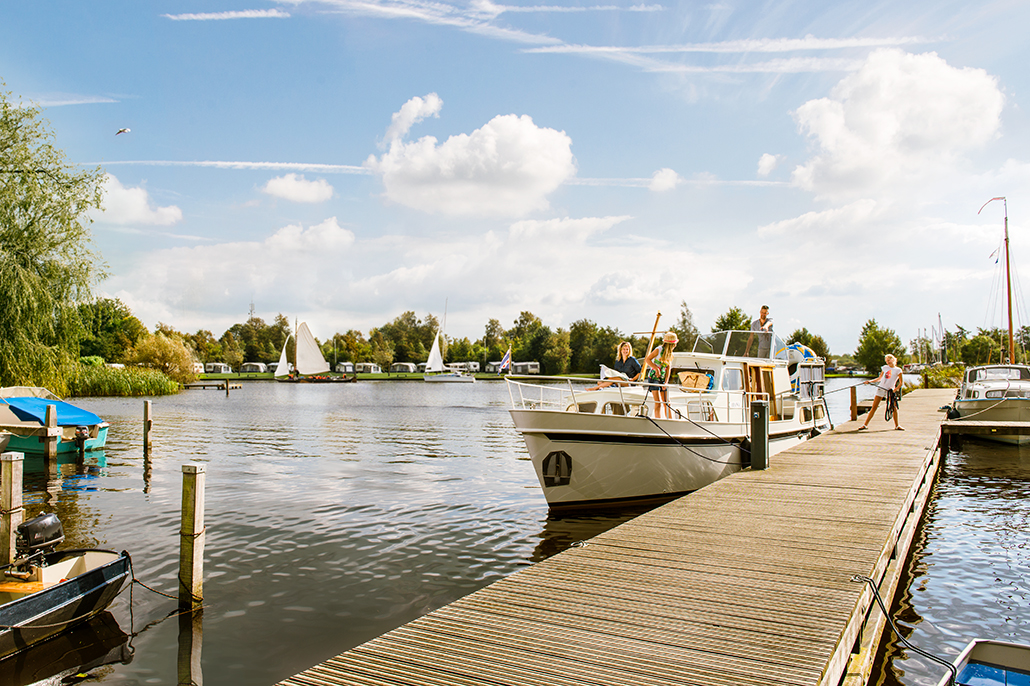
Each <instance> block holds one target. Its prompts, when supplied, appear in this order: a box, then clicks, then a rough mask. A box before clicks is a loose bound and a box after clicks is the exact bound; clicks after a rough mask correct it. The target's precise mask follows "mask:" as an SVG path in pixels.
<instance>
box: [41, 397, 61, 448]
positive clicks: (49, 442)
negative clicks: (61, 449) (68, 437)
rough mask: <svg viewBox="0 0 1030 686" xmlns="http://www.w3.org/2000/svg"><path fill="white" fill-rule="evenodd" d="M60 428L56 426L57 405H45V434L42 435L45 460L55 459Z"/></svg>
mask: <svg viewBox="0 0 1030 686" xmlns="http://www.w3.org/2000/svg"><path fill="white" fill-rule="evenodd" d="M60 433H61V430H60V429H59V428H58V427H57V406H56V405H47V406H46V436H44V437H43V459H44V460H46V461H47V462H50V461H51V460H53V461H56V460H57V437H58V436H59V435H60Z"/></svg>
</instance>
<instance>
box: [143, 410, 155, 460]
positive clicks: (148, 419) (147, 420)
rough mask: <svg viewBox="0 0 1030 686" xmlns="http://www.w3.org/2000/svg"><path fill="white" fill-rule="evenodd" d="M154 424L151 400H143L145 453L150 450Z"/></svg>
mask: <svg viewBox="0 0 1030 686" xmlns="http://www.w3.org/2000/svg"><path fill="white" fill-rule="evenodd" d="M153 425H154V416H153V414H152V408H151V405H150V401H149V400H144V401H143V453H144V454H146V453H149V452H150V429H151V428H152V427H153Z"/></svg>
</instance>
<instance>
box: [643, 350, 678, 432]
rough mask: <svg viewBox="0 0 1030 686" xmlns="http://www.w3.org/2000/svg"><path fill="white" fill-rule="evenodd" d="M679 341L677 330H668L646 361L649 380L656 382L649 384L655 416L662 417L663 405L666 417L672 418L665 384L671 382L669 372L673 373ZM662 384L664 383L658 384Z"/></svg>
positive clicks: (648, 388)
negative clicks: (674, 357) (674, 356)
mask: <svg viewBox="0 0 1030 686" xmlns="http://www.w3.org/2000/svg"><path fill="white" fill-rule="evenodd" d="M677 343H679V337H678V336H677V335H676V332H675V331H666V332H665V335H664V336H662V344H661V345H660V346H659V347H657V348H655V349H654V350H652V351H651V354H650V355H648V356H647V359H646V360H645V361H644V364H645V366H646V367H647V380H648V381H650V382H652V383H654V384H655V385H654V386H648V387H647V390H649V391H651V394H652V395H653V396H654V416H655V418H656V419H661V418H662V406H664V407H665V417H666V418H667V419H672V408H671V407H669V389H668V388H667V387H666V386H665V384H667V383H669V374H671V373H672V352H673V351H674V350H675V349H676V344H677ZM658 384H662V385H658Z"/></svg>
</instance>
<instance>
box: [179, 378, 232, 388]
mask: <svg viewBox="0 0 1030 686" xmlns="http://www.w3.org/2000/svg"><path fill="white" fill-rule="evenodd" d="M183 388H185V389H186V390H197V389H199V390H202V391H206V390H208V389H213V390H216V391H229V390H236V389H240V388H243V384H241V383H230V382H229V380H228V379H224V380H223V379H217V380H214V381H194V382H193V383H188V384H183Z"/></svg>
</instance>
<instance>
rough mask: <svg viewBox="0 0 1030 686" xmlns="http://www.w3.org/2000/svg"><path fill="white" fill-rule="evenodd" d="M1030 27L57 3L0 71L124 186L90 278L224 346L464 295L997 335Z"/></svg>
mask: <svg viewBox="0 0 1030 686" xmlns="http://www.w3.org/2000/svg"><path fill="white" fill-rule="evenodd" d="M1028 25H1030V5H1028V4H1027V3H1025V2H986V3H968V2H966V3H956V2H939V1H935V2H928V1H927V2H923V1H917V2H911V3H896V2H891V3H886V2H884V3H870V4H864V5H856V4H855V3H832V2H779V3H733V2H725V1H722V0H716V1H715V2H712V3H663V2H647V1H642V2H639V3H631V2H617V3H613V4H608V3H607V2H603V1H602V2H600V3H590V2H581V3H569V2H564V3H560V4H559V3H551V2H545V3H541V4H536V5H534V4H528V3H524V4H519V5H514V4H511V5H501V4H494V3H492V2H489V1H488V0H479V1H477V2H471V3H444V2H421V1H412V0H394V1H384V0H289V1H283V2H262V1H257V2H241V1H237V0H227V1H226V2H221V3H214V2H203V3H201V2H138V1H136V2H129V1H124V2H115V1H112V2H99V3H81V2H71V1H64V0H57V1H49V2H35V3H5V4H4V5H3V6H2V7H0V26H2V27H3V34H4V40H3V41H0V79H3V81H4V82H5V83H6V88H7V90H9V91H12V92H13V93H14V94H15V96H17V97H21V98H23V99H24V100H27V101H33V102H36V103H38V104H40V105H42V106H43V107H44V110H45V116H46V117H47V118H48V119H49V120H50V121H51V123H52V124H53V127H54V129H55V130H56V133H57V143H58V145H59V146H61V147H62V148H64V150H65V151H66V152H67V155H68V158H69V160H70V161H72V162H74V163H77V164H78V163H81V164H86V165H96V164H99V165H102V166H103V168H104V170H105V171H106V172H107V174H108V175H109V176H108V179H107V185H106V194H105V211H104V212H103V213H98V214H97V215H96V216H95V217H94V219H95V223H94V224H93V232H94V237H95V241H96V244H97V247H98V248H99V249H100V251H101V253H102V254H103V256H104V258H105V260H106V262H107V264H108V271H109V277H108V278H107V279H106V280H105V281H103V282H102V283H101V284H100V289H101V290H102V292H103V293H104V294H105V295H108V296H111V297H119V298H121V299H122V300H123V301H125V302H126V303H127V304H128V305H129V306H130V307H132V308H133V310H134V311H135V312H136V313H137V315H138V316H139V317H140V318H141V319H142V320H143V321H144V322H145V323H146V324H147V325H148V326H151V327H153V326H154V325H155V324H157V323H158V322H159V321H160V322H164V323H166V324H170V325H172V326H174V327H175V328H178V329H180V330H187V331H195V330H197V329H199V328H207V329H211V330H212V331H214V332H215V333H216V335H217V334H220V333H221V332H222V331H223V330H224V329H225V328H226V327H228V326H229V325H231V324H233V323H235V322H239V321H243V320H244V319H245V318H246V316H247V313H248V311H249V309H250V304H251V302H253V304H254V308H255V312H256V314H257V315H258V316H262V317H264V318H266V319H268V320H270V319H271V318H273V317H274V316H275V314H276V313H278V312H282V313H284V314H286V315H287V316H289V317H290V318H291V319H293V318H294V317H297V318H300V319H302V320H307V321H308V322H309V325H310V326H311V328H312V331H313V332H314V333H315V335H316V336H318V337H320V338H324V337H326V336H328V335H331V334H332V333H333V332H334V331H337V330H339V331H344V330H346V329H349V328H356V329H361V330H363V331H366V332H367V331H368V329H369V328H371V327H373V326H376V325H379V324H383V323H385V322H387V321H390V320H392V319H393V318H394V317H395V316H397V315H398V314H400V313H401V312H403V311H405V310H414V311H415V312H416V313H417V314H418V315H419V316H423V315H424V314H426V313H427V312H432V313H434V314H436V315H437V316H441V315H442V314H443V309H444V303H445V301H446V303H447V333H448V334H449V335H451V336H458V337H461V336H468V337H470V338H478V337H480V336H481V335H482V333H483V327H484V325H485V324H486V322H487V320H488V319H490V318H496V319H499V320H500V321H501V323H502V324H503V325H505V326H510V325H511V323H512V322H513V321H514V319H515V318H516V317H518V314H519V312H521V311H523V310H530V311H532V312H534V313H535V314H537V315H538V316H540V317H541V318H542V319H543V320H544V322H545V323H546V324H548V325H550V326H552V327H559V326H564V327H567V326H568V325H569V324H570V323H571V322H573V321H575V320H577V319H581V318H589V319H592V320H594V321H596V322H598V323H599V324H602V325H608V326H615V327H618V328H620V329H622V330H623V331H641V330H644V329H646V328H649V327H650V325H651V323H652V322H653V320H654V313H655V312H656V311H658V310H660V311H661V312H662V313H663V321H665V322H668V323H672V321H674V320H675V319H676V317H677V315H678V309H679V303H680V301H681V300H685V301H686V302H687V303H688V304H689V306H690V308H691V310H692V311H693V313H694V316H695V321H696V323H697V324H698V325H699V327H700V328H701V329H702V330H708V329H709V328H710V327H711V325H712V323H713V321H714V319H715V318H716V317H717V316H718V315H719V314H721V313H723V312H725V311H726V310H727V309H728V308H729V307H730V306H733V305H739V306H741V307H743V308H745V309H746V310H748V311H749V312H752V313H755V314H757V310H758V307H759V306H760V305H761V304H769V305H770V307H771V308H772V314H773V316H774V318H775V320H776V323H777V329H778V330H779V331H781V333H783V334H787V333H789V332H790V331H792V330H793V329H795V328H797V327H799V326H805V327H807V328H808V329H809V330H810V331H813V332H815V333H819V334H821V335H823V336H824V337H825V338H826V339H827V340H828V342H829V343H830V347H831V349H832V350H833V351H834V352H847V351H851V350H853V349H854V347H855V345H856V343H857V337H858V333H859V330H860V328H861V326H862V324H863V323H864V322H865V321H866V320H867V319H869V318H876V319H877V321H879V322H880V323H881V324H883V325H886V326H889V327H891V328H894V329H895V330H896V331H897V332H898V333H899V334H900V335H901V337H902V339H903V340H905V341H906V342H907V341H908V340H910V339H911V338H913V337H915V335H916V334H917V332H918V331H919V330H920V329H923V328H926V329H929V328H930V327H931V326H934V325H936V323H937V316H938V313H940V315H941V318H942V319H943V321H944V324H945V326H947V327H949V328H952V329H953V328H954V326H955V324H962V325H964V326H966V327H976V326H984V325H999V324H1001V323H1002V320H1001V317H1000V314H999V313H998V312H997V308H996V307H995V306H994V305H995V302H996V301H995V300H994V299H992V292H993V288H994V284H995V281H996V279H997V275H996V265H995V264H994V258H992V257H991V256H990V255H991V253H992V252H993V251H994V250H995V248H997V247H998V244H999V241H1000V238H1001V230H1002V224H1003V216H1004V215H1003V208H1002V206H1001V204H1000V203H992V204H991V205H989V206H988V207H987V208H986V209H985V210H984V211H983V213H981V214H980V215H979V216H978V215H977V210H978V209H979V208H980V206H981V205H982V204H983V203H984V202H985V201H986V200H988V199H990V198H991V197H994V196H1006V197H1007V198H1008V201H1009V206H1010V207H1009V209H1010V212H1011V217H1010V225H1009V228H1010V232H1011V234H1012V247H1013V252H1014V255H1015V262H1016V265H1017V266H1019V265H1025V266H1026V267H1027V268H1030V258H1027V259H1022V257H1023V256H1026V255H1030V240H1028V239H1027V238H1026V236H1025V229H1024V227H1026V226H1027V222H1026V220H1025V218H1026V217H1027V216H1028V212H1030V193H1028V192H1027V191H1028V190H1030V147H1028V146H1030V126H1028V120H1027V116H1026V106H1025V103H1024V99H1025V95H1024V94H1025V92H1026V91H1027V88H1026V85H1027V79H1028V76H1027V69H1026V65H1027V64H1030V43H1028V42H1027V41H1026V40H1025V36H1024V35H1023V34H1024V33H1025V27H1026V26H1028ZM121 128H129V129H131V131H130V132H129V133H125V134H122V135H118V136H115V132H116V131H118V130H119V129H121ZM1022 274H1023V272H1022V271H1020V272H1018V275H1022ZM1020 306H1022V304H1021V302H1020ZM1022 322H1023V323H1030V322H1028V321H1027V317H1025V316H1024V317H1022Z"/></svg>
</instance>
